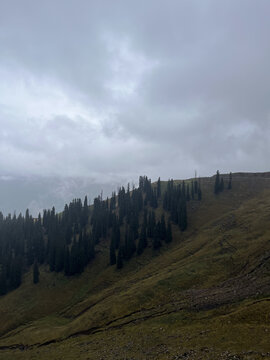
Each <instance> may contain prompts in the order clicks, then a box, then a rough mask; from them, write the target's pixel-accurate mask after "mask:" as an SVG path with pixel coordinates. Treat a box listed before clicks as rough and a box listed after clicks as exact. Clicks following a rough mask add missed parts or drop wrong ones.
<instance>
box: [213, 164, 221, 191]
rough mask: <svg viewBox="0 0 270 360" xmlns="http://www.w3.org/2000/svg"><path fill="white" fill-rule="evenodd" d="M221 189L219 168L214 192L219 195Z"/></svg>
mask: <svg viewBox="0 0 270 360" xmlns="http://www.w3.org/2000/svg"><path fill="white" fill-rule="evenodd" d="M219 191H220V180H219V171H218V170H217V174H216V178H215V188H214V193H215V194H216V195H217V194H218V193H219Z"/></svg>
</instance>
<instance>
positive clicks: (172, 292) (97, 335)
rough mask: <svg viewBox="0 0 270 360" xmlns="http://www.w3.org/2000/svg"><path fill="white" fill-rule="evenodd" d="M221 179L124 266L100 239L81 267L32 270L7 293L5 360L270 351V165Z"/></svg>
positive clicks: (259, 354) (204, 185)
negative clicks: (68, 272)
mask: <svg viewBox="0 0 270 360" xmlns="http://www.w3.org/2000/svg"><path fill="white" fill-rule="evenodd" d="M223 177H224V179H225V180H226V177H227V175H223ZM214 182H215V177H211V178H201V189H202V200H201V201H199V202H190V203H189V204H188V207H187V211H188V219H189V220H188V227H187V229H186V230H185V231H184V232H182V231H180V229H179V227H178V226H177V225H173V226H172V230H173V231H172V233H173V241H172V242H171V243H169V244H166V243H163V244H162V246H161V247H160V248H159V249H158V250H154V249H153V248H152V247H151V246H148V248H147V249H146V250H145V251H144V252H143V254H142V255H140V256H138V255H135V256H133V257H132V258H131V259H130V260H129V261H128V262H126V263H125V265H124V267H123V268H122V269H120V270H117V269H116V268H115V267H112V266H109V263H108V259H109V253H110V249H109V242H108V239H103V240H102V241H100V242H99V244H98V245H97V248H96V257H95V259H94V260H93V261H92V262H91V263H90V264H89V265H88V266H87V268H86V269H85V271H84V272H83V273H82V274H81V275H74V276H70V277H65V276H64V275H63V273H57V274H56V273H52V272H50V271H49V269H48V266H47V265H43V266H42V267H41V268H40V273H41V274H40V282H39V283H38V284H35V285H34V284H33V283H32V272H28V273H26V274H25V275H24V278H23V282H22V285H21V286H20V287H19V288H17V289H16V290H13V291H11V292H9V293H8V294H6V295H5V296H2V297H0V318H1V322H0V336H1V337H0V359H5V360H9V359H15V360H16V359H41V360H42V359H59V360H60V359H104V360H105V359H263V358H264V359H265V358H270V341H269V340H270V319H269V317H270V240H269V239H270V227H269V220H270V173H249V174H246V173H235V174H233V187H232V190H230V191H228V190H225V191H224V192H222V193H220V194H218V195H214V193H213V189H214ZM166 186H167V184H166V183H165V182H162V189H163V190H164V189H165V188H166ZM155 212H156V214H157V216H159V215H160V214H161V204H160V203H159V206H158V208H157V209H156V210H155Z"/></svg>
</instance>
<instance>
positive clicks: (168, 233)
mask: <svg viewBox="0 0 270 360" xmlns="http://www.w3.org/2000/svg"><path fill="white" fill-rule="evenodd" d="M165 241H166V243H170V242H171V241H172V226H171V223H170V221H168V225H167V230H166V239H165Z"/></svg>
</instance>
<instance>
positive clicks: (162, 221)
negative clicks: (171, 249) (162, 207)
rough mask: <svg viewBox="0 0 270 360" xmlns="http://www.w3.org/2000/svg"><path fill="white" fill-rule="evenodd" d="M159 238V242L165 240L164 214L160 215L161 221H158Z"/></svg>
mask: <svg viewBox="0 0 270 360" xmlns="http://www.w3.org/2000/svg"><path fill="white" fill-rule="evenodd" d="M160 238H161V240H165V239H166V223H165V216H164V214H162V215H161V220H160Z"/></svg>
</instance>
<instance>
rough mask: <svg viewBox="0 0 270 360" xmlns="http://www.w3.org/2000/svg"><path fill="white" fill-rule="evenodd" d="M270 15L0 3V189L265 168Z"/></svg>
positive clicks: (247, 5)
mask: <svg viewBox="0 0 270 360" xmlns="http://www.w3.org/2000/svg"><path fill="white" fill-rule="evenodd" d="M269 17H270V2H269V0H253V1H251V0H237V1H235V0H223V1H222V0H220V1H217V0H204V1H201V0H170V1H165V0H163V1H161V0H147V1H141V0H136V1H134V0H132V1H131V0H115V1H111V0H107V1H106V0H98V1H96V0H93V1H89V0H46V1H36V0H24V1H21V0H1V1H0V153H1V156H0V180H3V181H4V180H5V181H8V179H19V178H22V177H23V178H25V177H27V178H30V179H32V178H35V179H36V178H37V177H39V178H46V179H55V178H62V179H73V178H85V179H88V181H90V182H91V183H104V184H112V183H121V182H122V181H130V182H136V181H137V179H138V176H139V175H144V174H146V175H148V176H149V177H151V178H152V179H156V178H157V177H158V176H160V177H161V178H162V179H164V180H166V179H168V178H188V177H192V176H194V172H195V170H197V173H198V174H199V175H200V176H209V175H212V174H214V173H215V172H216V170H217V169H219V170H220V171H221V172H229V171H233V172H234V171H267V170H269V155H270V142H269V141H268V137H269V133H270V101H269V100H270V99H269V97H270V71H269V64H270V41H269V36H270V21H269ZM48 181H50V180H48Z"/></svg>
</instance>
